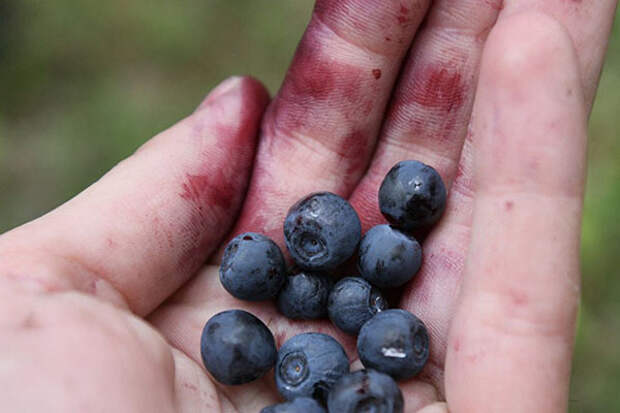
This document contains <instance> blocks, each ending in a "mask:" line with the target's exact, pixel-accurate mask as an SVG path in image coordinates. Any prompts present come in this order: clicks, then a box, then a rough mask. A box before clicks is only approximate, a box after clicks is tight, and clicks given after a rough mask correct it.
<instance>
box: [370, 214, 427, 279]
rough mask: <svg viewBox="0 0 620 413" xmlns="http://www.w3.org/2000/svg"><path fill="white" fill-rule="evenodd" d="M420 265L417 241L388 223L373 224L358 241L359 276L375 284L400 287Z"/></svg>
mask: <svg viewBox="0 0 620 413" xmlns="http://www.w3.org/2000/svg"><path fill="white" fill-rule="evenodd" d="M421 265H422V248H421V247H420V244H419V243H418V241H416V239H415V238H413V237H412V236H410V235H407V234H405V233H403V232H401V231H399V230H398V229H396V228H392V227H391V226H389V225H377V226H376V227H372V228H371V229H370V230H369V231H368V232H367V233H366V235H364V238H362V241H361V242H360V250H359V261H358V268H359V270H360V273H361V274H362V277H364V278H365V279H367V280H368V281H370V282H371V283H372V284H374V285H376V286H377V287H380V288H392V287H400V286H402V285H403V284H405V283H406V282H407V281H409V280H410V279H411V278H412V277H413V276H414V275H416V273H417V272H418V270H419V269H420V266H421Z"/></svg>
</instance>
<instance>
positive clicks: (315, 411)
mask: <svg viewBox="0 0 620 413" xmlns="http://www.w3.org/2000/svg"><path fill="white" fill-rule="evenodd" d="M260 413H326V412H325V409H324V408H323V406H321V405H320V404H319V403H318V402H317V401H316V400H314V399H311V398H309V397H298V398H296V399H294V400H293V401H292V402H286V403H280V404H274V405H273V406H269V407H265V408H264V409H263V410H261V411H260Z"/></svg>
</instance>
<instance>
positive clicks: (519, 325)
mask: <svg viewBox="0 0 620 413" xmlns="http://www.w3.org/2000/svg"><path fill="white" fill-rule="evenodd" d="M586 112H587V110H586V106H585V104H584V99H583V91H582V87H581V79H580V74H579V64H578V60H577V56H576V54H575V51H574V48H573V43H572V41H571V39H570V36H569V34H568V33H567V32H566V31H565V30H564V29H563V27H562V25H561V24H560V23H558V22H557V21H555V20H554V19H552V18H549V17H547V16H545V15H544V14H537V13H523V14H519V15H515V16H513V17H511V18H508V19H505V20H503V22H500V23H498V26H496V28H495V29H494V31H493V33H492V35H491V37H490V39H489V41H488V44H487V47H486V49H485V53H484V58H483V62H482V68H481V74H480V83H479V88H478V91H477V95H476V106H475V109H474V123H473V133H474V136H475V137H476V139H475V140H474V145H475V186H476V201H475V205H474V216H473V232H472V241H471V247H470V250H469V257H468V262H467V268H466V274H465V280H464V284H463V290H462V295H461V302H460V305H459V307H458V310H457V313H456V316H455V319H454V320H453V323H452V330H451V335H450V339H449V345H448V356H447V361H446V363H447V364H446V393H447V400H448V405H449V406H450V409H451V410H452V411H474V410H475V411H478V412H483V411H489V412H495V411H502V412H523V411H529V412H560V411H566V406H567V399H568V384H569V383H568V382H569V377H570V362H571V353H572V342H573V334H574V326H575V315H576V309H577V304H578V291H579V287H578V285H579V262H578V257H579V235H580V220H581V203H582V196H583V183H584V163H585V160H584V155H585V142H586Z"/></svg>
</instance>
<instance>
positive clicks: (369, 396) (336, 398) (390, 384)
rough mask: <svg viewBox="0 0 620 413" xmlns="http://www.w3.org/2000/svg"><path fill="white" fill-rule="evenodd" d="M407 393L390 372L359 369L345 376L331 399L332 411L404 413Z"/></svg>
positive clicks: (328, 401) (329, 404) (329, 402)
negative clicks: (404, 396)
mask: <svg viewBox="0 0 620 413" xmlns="http://www.w3.org/2000/svg"><path fill="white" fill-rule="evenodd" d="M403 406H404V401H403V395H402V393H401V392H400V389H399V388H398V385H397V384H396V382H395V381H394V379H392V378H391V377H390V376H388V375H387V374H383V373H380V372H378V371H374V370H359V371H355V372H353V373H351V374H347V375H346V376H342V377H341V378H340V380H338V382H337V383H336V384H335V385H334V387H333V388H332V391H331V392H330V393H329V397H328V398H327V407H328V409H329V411H330V412H338V413H358V412H377V413H402V411H403Z"/></svg>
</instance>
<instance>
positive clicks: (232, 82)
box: [194, 76, 243, 112]
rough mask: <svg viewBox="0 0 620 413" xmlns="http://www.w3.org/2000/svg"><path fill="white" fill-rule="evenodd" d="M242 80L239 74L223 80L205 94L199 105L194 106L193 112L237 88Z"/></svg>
mask: <svg viewBox="0 0 620 413" xmlns="http://www.w3.org/2000/svg"><path fill="white" fill-rule="evenodd" d="M242 81H243V77H241V76H232V77H229V78H228V79H226V80H224V81H223V82H222V83H220V84H219V85H218V86H217V87H216V88H215V89H213V90H212V91H211V92H209V93H208V94H207V96H205V98H204V99H203V100H202V102H201V103H200V105H198V107H197V108H196V110H195V111H194V112H198V111H200V110H202V109H204V108H205V107H206V106H209V105H210V104H211V103H213V102H214V101H216V100H217V99H219V98H220V97H222V96H224V95H226V94H227V93H230V92H231V91H233V90H235V89H237V88H238V87H239V85H241V82H242Z"/></svg>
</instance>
